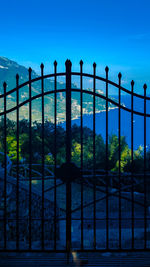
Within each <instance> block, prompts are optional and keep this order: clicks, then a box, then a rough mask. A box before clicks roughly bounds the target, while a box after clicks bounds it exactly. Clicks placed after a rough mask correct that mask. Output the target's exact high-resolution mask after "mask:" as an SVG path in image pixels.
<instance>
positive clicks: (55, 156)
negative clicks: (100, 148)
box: [54, 61, 57, 250]
mask: <svg viewBox="0 0 150 267" xmlns="http://www.w3.org/2000/svg"><path fill="white" fill-rule="evenodd" d="M56 73H57V62H56V61H55V62H54V74H55V107H54V108H55V110H54V116H55V119H54V121H55V132H54V135H55V136H54V162H55V163H54V164H55V166H54V174H55V180H54V183H55V189H54V190H55V191H54V250H56V234H57V232H56V231H57V227H56V218H57V217H56V168H57V137H56V135H57V76H56Z"/></svg>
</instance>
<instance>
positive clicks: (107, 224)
mask: <svg viewBox="0 0 150 267" xmlns="http://www.w3.org/2000/svg"><path fill="white" fill-rule="evenodd" d="M105 71H106V159H105V160H106V249H107V250H108V249H109V210H108V185H109V179H108V71H109V68H108V67H106V68H105Z"/></svg>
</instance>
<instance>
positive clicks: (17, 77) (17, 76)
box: [16, 73, 19, 81]
mask: <svg viewBox="0 0 150 267" xmlns="http://www.w3.org/2000/svg"><path fill="white" fill-rule="evenodd" d="M16 80H17V81H18V80H19V74H18V73H17V74H16Z"/></svg>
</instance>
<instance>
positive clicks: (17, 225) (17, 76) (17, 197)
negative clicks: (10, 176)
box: [16, 74, 19, 250]
mask: <svg viewBox="0 0 150 267" xmlns="http://www.w3.org/2000/svg"><path fill="white" fill-rule="evenodd" d="M18 86H19V75H18V74H17V75H16V88H17V90H16V99H17V107H18V106H19V90H18ZM16 248H17V250H18V249H19V108H17V190H16Z"/></svg>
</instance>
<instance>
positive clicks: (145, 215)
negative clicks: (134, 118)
mask: <svg viewBox="0 0 150 267" xmlns="http://www.w3.org/2000/svg"><path fill="white" fill-rule="evenodd" d="M143 88H144V248H145V249H146V246H147V205H146V202H147V201H146V200H147V197H146V186H147V183H146V180H147V175H146V89H147V85H146V84H144V86H143Z"/></svg>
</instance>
